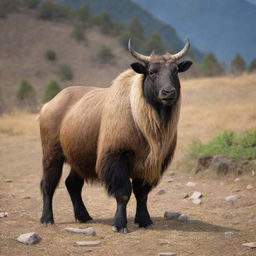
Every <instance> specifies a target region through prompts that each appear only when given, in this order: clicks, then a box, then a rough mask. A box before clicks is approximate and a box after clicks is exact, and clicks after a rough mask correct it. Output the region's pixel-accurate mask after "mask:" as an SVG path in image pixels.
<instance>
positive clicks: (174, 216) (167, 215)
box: [164, 212, 181, 220]
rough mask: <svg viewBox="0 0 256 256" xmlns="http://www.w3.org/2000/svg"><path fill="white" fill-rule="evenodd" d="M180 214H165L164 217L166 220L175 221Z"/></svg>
mask: <svg viewBox="0 0 256 256" xmlns="http://www.w3.org/2000/svg"><path fill="white" fill-rule="evenodd" d="M180 215H181V213H179V212H165V213H164V217H165V218H166V219H168V220H177V219H178V218H179V216H180Z"/></svg>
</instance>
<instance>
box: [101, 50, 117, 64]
mask: <svg viewBox="0 0 256 256" xmlns="http://www.w3.org/2000/svg"><path fill="white" fill-rule="evenodd" d="M114 58H115V56H114V54H113V53H112V51H111V49H110V48H108V47H103V48H102V49H101V50H100V51H99V53H98V59H99V61H100V62H102V63H111V62H112V61H113V59H114Z"/></svg>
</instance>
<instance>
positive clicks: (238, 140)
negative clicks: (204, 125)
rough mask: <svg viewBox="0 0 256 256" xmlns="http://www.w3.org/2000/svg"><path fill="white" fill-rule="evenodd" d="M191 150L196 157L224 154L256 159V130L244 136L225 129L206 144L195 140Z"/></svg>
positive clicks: (236, 157)
mask: <svg viewBox="0 0 256 256" xmlns="http://www.w3.org/2000/svg"><path fill="white" fill-rule="evenodd" d="M189 152H190V153H191V154H192V155H194V156H196V157H207V156H214V155H219V154H222V155H224V156H226V157H229V158H234V159H256V130H253V131H250V132H247V133H246V134H244V135H242V136H238V135H236V134H235V133H234V132H230V131H225V132H223V133H222V134H220V135H219V136H217V137H216V138H214V139H213V140H212V141H210V142H209V143H208V144H205V145H203V144H202V143H201V142H200V141H199V140H196V141H193V143H192V145H191V147H190V148H189Z"/></svg>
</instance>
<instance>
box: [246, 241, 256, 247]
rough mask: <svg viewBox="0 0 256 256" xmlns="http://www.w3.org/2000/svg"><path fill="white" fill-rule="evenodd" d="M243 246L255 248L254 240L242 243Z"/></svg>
mask: <svg viewBox="0 0 256 256" xmlns="http://www.w3.org/2000/svg"><path fill="white" fill-rule="evenodd" d="M243 246H245V247H249V248H256V242H250V243H244V244H243Z"/></svg>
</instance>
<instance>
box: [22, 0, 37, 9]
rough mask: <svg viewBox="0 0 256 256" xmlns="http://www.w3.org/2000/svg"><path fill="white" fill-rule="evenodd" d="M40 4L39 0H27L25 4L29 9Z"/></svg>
mask: <svg viewBox="0 0 256 256" xmlns="http://www.w3.org/2000/svg"><path fill="white" fill-rule="evenodd" d="M38 4H39V1H38V0H25V5H26V6H27V7H28V8H29V9H35V8H37V6H38Z"/></svg>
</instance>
